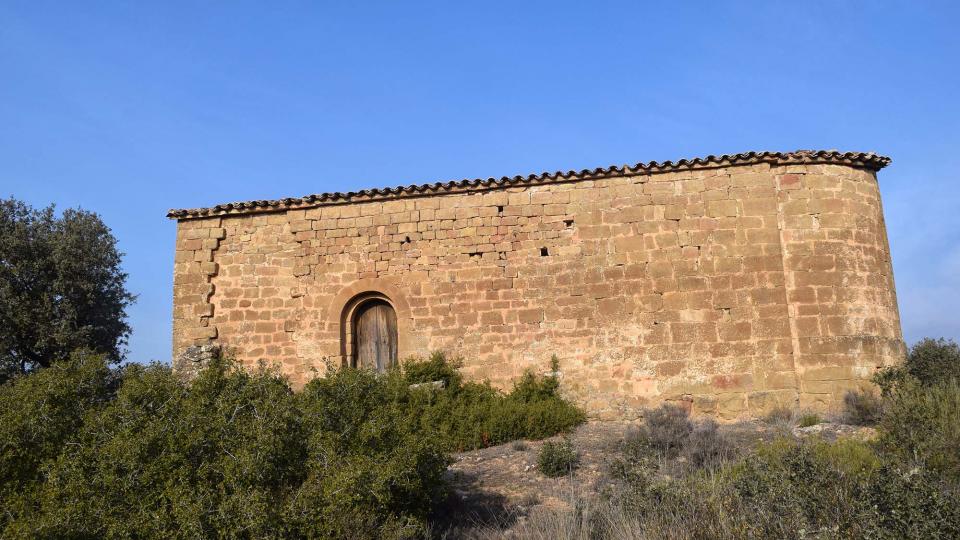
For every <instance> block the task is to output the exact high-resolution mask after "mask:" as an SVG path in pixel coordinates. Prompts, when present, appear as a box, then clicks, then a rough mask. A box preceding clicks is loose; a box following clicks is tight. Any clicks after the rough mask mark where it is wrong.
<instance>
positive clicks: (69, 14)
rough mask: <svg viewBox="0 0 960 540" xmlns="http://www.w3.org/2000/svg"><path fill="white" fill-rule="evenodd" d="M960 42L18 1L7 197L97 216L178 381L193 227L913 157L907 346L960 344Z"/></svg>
mask: <svg viewBox="0 0 960 540" xmlns="http://www.w3.org/2000/svg"><path fill="white" fill-rule="evenodd" d="M667 4H675V5H671V6H670V7H665V5H667ZM801 6H802V8H801ZM958 19H960V8H958V4H956V3H951V2H942V3H936V2H880V1H875V2H866V1H865V2H842V1H838V2H802V3H799V2H773V1H765V2H760V1H758V2H702V3H698V2H688V3H681V2H658V3H653V2H650V3H644V2H602V1H595V2H560V1H552V2H529V3H527V2H503V3H500V2H493V1H486V2H477V3H474V4H473V5H467V4H466V3H454V2H438V3H432V4H430V3H417V2H384V3H373V2H369V3H360V2H354V3H348V2H337V3H334V2H330V3H323V2H302V3H301V2H280V1H271V2H226V1H224V2H215V1H202V2H200V1H198V2H175V1H164V2H152V3H151V2H42V1H37V0H29V1H23V2H18V1H9V0H7V1H4V2H2V3H0V196H8V195H14V196H16V197H18V198H21V199H24V200H26V201H28V202H30V203H31V204H34V205H37V206H44V205H46V204H48V203H51V202H53V203H56V204H57V205H58V206H59V207H61V208H64V207H76V206H81V207H83V208H86V209H89V210H94V211H96V212H98V213H100V214H101V215H102V216H103V218H104V220H105V221H106V222H107V224H108V225H110V226H111V227H112V229H113V231H114V233H115V234H116V236H117V238H118V239H119V243H120V247H121V249H122V250H123V251H124V252H126V254H127V255H126V258H125V268H126V270H127V271H128V272H129V273H130V281H129V285H130V288H131V289H132V290H133V291H134V292H135V293H137V294H139V295H140V298H139V301H138V303H137V304H136V306H134V307H133V308H132V309H131V310H130V321H131V324H132V326H133V328H134V333H133V336H132V337H131V340H130V359H132V360H137V361H146V360H151V359H159V360H168V359H169V355H170V353H169V350H170V325H171V296H172V292H171V290H172V264H173V263H172V261H173V244H174V234H175V226H174V223H172V222H170V221H168V220H167V219H166V218H165V217H164V214H165V212H166V210H167V209H168V208H171V207H196V206H205V205H212V204H216V203H221V202H228V201H235V200H247V199H261V198H278V197H285V196H300V195H305V194H308V193H319V192H325V191H343V190H351V189H358V188H363V187H378V186H393V185H400V184H408V183H415V182H416V183H419V182H428V181H437V180H449V179H459V178H465V177H469V178H472V177H486V176H500V175H512V174H517V173H529V172H539V171H543V170H557V169H570V168H586V167H595V166H605V165H610V164H623V163H635V162H638V161H648V160H667V159H679V158H684V157H694V156H702V155H707V154H718V153H732V152H742V151H748V150H794V149H800V148H816V149H831V148H837V149H841V150H863V151H866V150H873V151H876V152H879V153H883V154H886V155H889V156H891V157H892V158H893V164H892V165H891V166H890V167H888V168H887V169H885V170H884V171H882V172H881V173H880V186H881V190H882V194H883V202H884V205H885V209H886V217H887V224H888V229H889V234H890V242H891V246H892V251H893V259H894V270H895V277H896V282H897V289H898V295H899V301H900V310H901V316H902V319H903V329H904V333H905V335H906V337H907V339H908V341H915V340H916V339H918V338H920V337H923V336H927V335H931V336H946V337H953V338H960V319H958V317H957V316H956V315H955V314H956V313H957V311H958V310H960V195H958V191H957V187H956V186H957V182H958V180H960V178H958V176H960V173H958V172H957V171H958V170H960V130H958V128H960V122H958V120H960V105H958V99H960V75H958V73H960V32H957V31H956V21H957V20H958Z"/></svg>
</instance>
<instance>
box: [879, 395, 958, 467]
mask: <svg viewBox="0 0 960 540" xmlns="http://www.w3.org/2000/svg"><path fill="white" fill-rule="evenodd" d="M879 430H880V436H879V439H878V443H879V444H880V445H881V447H882V448H884V449H885V450H886V451H887V452H889V453H891V454H893V455H896V456H898V457H899V458H900V459H902V460H903V461H905V462H907V463H917V464H920V465H923V466H925V467H929V468H930V469H931V470H934V471H937V472H940V473H942V474H946V475H948V476H949V477H950V478H953V479H954V480H956V481H960V382H958V381H957V380H955V379H954V380H951V381H949V382H945V383H941V384H938V385H935V386H929V387H926V386H921V385H920V384H919V383H918V382H905V383H901V384H900V385H898V386H897V387H896V389H895V390H893V391H892V392H891V394H890V395H889V396H888V405H887V410H886V413H885V414H884V416H883V418H882V419H881V421H880V425H879Z"/></svg>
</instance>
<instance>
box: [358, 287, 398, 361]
mask: <svg viewBox="0 0 960 540" xmlns="http://www.w3.org/2000/svg"><path fill="white" fill-rule="evenodd" d="M354 321H355V322H354V329H353V335H354V348H353V350H354V355H355V356H354V360H355V362H356V366H357V367H363V368H368V369H374V370H376V371H385V370H386V369H388V368H390V367H391V366H393V365H395V364H396V363H397V314H396V312H395V311H393V306H391V305H390V304H388V303H387V302H384V301H383V300H374V301H371V302H368V303H366V304H363V305H362V306H360V308H359V310H358V313H357V315H356V318H355V319H354Z"/></svg>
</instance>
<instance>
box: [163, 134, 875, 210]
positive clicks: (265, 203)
mask: <svg viewBox="0 0 960 540" xmlns="http://www.w3.org/2000/svg"><path fill="white" fill-rule="evenodd" d="M758 163H773V164H777V165H793V164H810V165H814V164H835V165H847V166H850V167H855V168H863V169H869V170H872V171H879V170H880V169H882V168H884V167H886V166H887V165H888V164H889V163H890V158H888V157H886V156H882V155H879V154H875V153H873V152H840V151H838V150H796V151H793V152H741V153H739V154H721V155H719V156H715V155H712V154H711V155H708V156H706V157H696V158H689V159H681V160H678V161H676V162H674V161H670V160H667V161H664V162H662V163H661V162H657V161H649V162H646V163H644V162H640V163H636V164H634V165H611V166H609V167H597V168H595V169H583V170H580V171H574V170H570V171H555V172H543V173H539V174H528V175H516V176H502V177H500V178H494V177H489V178H473V179H464V180H449V181H446V182H434V183H432V184H411V185H407V186H397V187H386V188H372V189H362V190H360V191H349V192H346V193H341V192H332V193H320V194H315V195H305V196H303V197H285V198H282V199H275V200H255V201H245V202H234V203H226V204H218V205H216V206H212V207H208V208H185V209H172V210H170V211H169V212H167V217H168V218H171V219H191V218H203V217H214V216H224V215H237V214H254V213H263V212H279V211H284V210H295V209H301V208H310V207H315V206H321V205H324V204H347V203H352V202H367V201H379V200H389V199H396V198H406V197H419V196H424V195H428V194H434V193H463V192H471V191H484V190H489V189H498V188H506V187H511V186H515V185H518V184H520V185H527V184H544V183H562V182H573V181H581V180H595V179H601V178H616V177H623V176H634V175H638V174H661V173H668V172H677V171H684V170H697V169H706V168H718V167H728V166H741V165H752V164H758Z"/></svg>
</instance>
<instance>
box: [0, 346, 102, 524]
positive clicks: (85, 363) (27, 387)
mask: <svg viewBox="0 0 960 540" xmlns="http://www.w3.org/2000/svg"><path fill="white" fill-rule="evenodd" d="M116 385H117V380H116V377H115V375H114V373H113V372H112V371H111V370H109V369H108V368H107V362H106V359H104V358H103V357H102V356H99V355H91V354H86V353H74V354H73V355H72V356H71V357H70V358H69V359H68V360H65V361H63V362H57V363H54V364H53V365H52V366H50V367H48V368H45V369H41V370H38V371H36V372H34V373H31V374H29V375H25V376H19V377H16V378H14V379H13V380H11V381H9V382H7V383H6V384H3V385H0V509H2V511H0V536H4V535H3V534H2V531H3V528H4V526H5V524H6V523H7V522H8V521H10V520H15V519H18V518H19V517H20V516H23V515H24V514H28V513H29V511H30V507H31V505H32V503H33V501H34V500H35V497H36V492H37V491H38V489H39V486H40V482H42V481H43V471H42V468H43V465H44V464H47V463H50V462H51V461H53V460H54V459H56V457H57V456H58V455H59V454H60V452H61V451H62V450H63V449H64V448H65V447H66V446H67V445H68V443H73V441H74V439H75V437H76V433H77V431H78V430H79V429H80V426H82V425H83V422H84V419H85V418H86V417H87V416H89V415H91V414H94V413H96V411H97V410H98V409H100V408H101V407H103V406H104V405H105V404H106V403H108V402H109V401H110V399H112V397H113V395H114V393H115V391H116Z"/></svg>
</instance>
